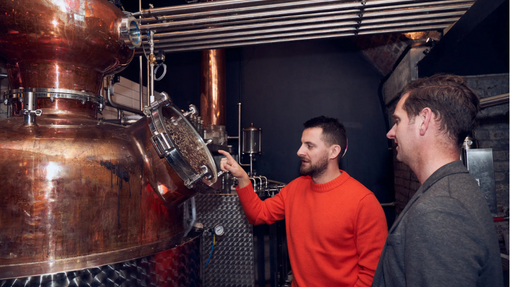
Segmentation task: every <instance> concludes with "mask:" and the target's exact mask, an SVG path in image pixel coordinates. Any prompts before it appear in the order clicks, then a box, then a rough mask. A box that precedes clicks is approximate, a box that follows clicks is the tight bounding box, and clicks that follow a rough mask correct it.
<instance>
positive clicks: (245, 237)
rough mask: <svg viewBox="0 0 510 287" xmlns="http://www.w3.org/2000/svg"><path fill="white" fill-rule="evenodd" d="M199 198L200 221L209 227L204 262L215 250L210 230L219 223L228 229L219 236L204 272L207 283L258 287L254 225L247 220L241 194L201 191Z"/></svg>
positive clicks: (207, 286) (204, 237)
mask: <svg viewBox="0 0 510 287" xmlns="http://www.w3.org/2000/svg"><path fill="white" fill-rule="evenodd" d="M195 200H196V208H197V222H201V223H203V225H204V229H205V231H204V233H203V234H202V247H201V249H202V263H203V264H205V263H206V262H207V260H208V258H209V255H210V252H211V246H212V233H211V231H210V229H211V228H212V227H214V226H215V225H216V224H221V225H223V227H224V228H225V235H223V236H221V237H215V239H216V240H215V241H216V244H215V245H214V248H213V253H212V256H211V259H210V260H209V263H208V264H207V267H206V268H204V269H203V273H202V274H203V286H204V287H214V286H218V287H229V286H232V287H233V286H254V284H255V267H254V260H255V259H254V252H253V225H251V224H250V223H249V222H248V220H247V219H246V216H245V214H244V211H243V210H242V207H241V203H240V201H239V197H238V196H237V194H234V195H230V194H228V195H217V194H199V195H197V196H196V197H195ZM203 267H204V266H202V268H203Z"/></svg>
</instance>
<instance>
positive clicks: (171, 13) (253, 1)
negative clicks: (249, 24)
mask: <svg viewBox="0 0 510 287" xmlns="http://www.w3.org/2000/svg"><path fill="white" fill-rule="evenodd" d="M213 2H215V3H212V2H206V3H198V4H190V5H177V6H170V7H163V8H152V9H146V10H142V11H141V12H136V13H134V14H133V16H139V15H142V17H143V18H144V19H145V20H143V21H154V20H156V19H155V18H156V17H157V18H160V17H159V16H162V17H166V19H168V20H177V19H187V18H188V19H189V18H190V17H193V18H195V17H210V16H214V15H221V14H225V13H231V14H234V13H242V12H247V11H248V12H249V11H257V10H270V9H274V10H283V9H286V8H288V7H302V6H310V5H315V6H320V5H327V4H328V3H339V4H338V5H340V6H339V8H348V7H357V8H360V7H375V6H379V5H383V6H388V5H395V4H400V3H410V4H407V5H408V6H411V7H412V6H413V5H443V4H447V3H463V2H464V3H465V2H474V1H473V0H443V1H431V0H426V1H421V2H418V3H416V0H374V1H368V2H365V3H363V2H362V1H350V2H346V1H345V0H313V1H311V0H305V1H288V0H287V1H275V0H230V1H213ZM179 13H180V14H179ZM156 21H157V20H156ZM143 23H144V22H142V24H143Z"/></svg>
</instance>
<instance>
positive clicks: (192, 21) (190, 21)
mask: <svg viewBox="0 0 510 287" xmlns="http://www.w3.org/2000/svg"><path fill="white" fill-rule="evenodd" d="M374 2H375V1H374ZM378 2H381V1H378ZM441 2H445V1H441ZM349 4H350V5H349V6H348V7H349V8H353V7H356V8H358V10H353V11H355V12H356V13H357V14H356V16H358V17H361V16H362V17H365V15H366V13H369V12H370V10H368V6H363V5H362V4H359V3H356V6H355V5H353V4H351V3H349ZM446 4H447V5H440V6H437V3H435V2H426V4H423V5H420V7H421V6H424V5H428V6H430V7H422V8H416V9H410V8H412V7H416V5H411V6H401V7H402V8H400V6H399V8H398V9H393V10H392V9H390V10H386V11H385V13H389V14H398V13H415V12H416V13H418V12H424V13H427V12H431V11H437V10H440V11H444V10H445V9H466V10H467V9H468V8H469V7H471V5H450V4H451V3H448V2H447V3H446ZM367 5H368V3H367ZM345 7H347V6H346V5H345V3H342V4H332V5H325V6H313V7H307V8H297V9H288V10H276V11H269V12H259V13H249V14H230V15H227V16H221V17H204V18H196V17H193V16H189V17H188V18H186V19H185V20H182V21H174V20H173V19H166V18H161V19H160V21H171V22H160V23H155V24H143V20H142V25H141V27H140V29H142V30H151V29H169V28H176V27H181V28H182V27H184V26H186V25H189V26H196V25H200V24H208V25H221V23H223V22H225V23H224V24H228V22H229V21H234V20H247V19H258V20H259V21H263V20H264V19H265V18H269V19H270V18H271V17H274V16H283V15H292V14H297V15H302V16H304V17H306V13H310V12H319V11H330V10H333V11H338V9H341V8H345ZM389 8H391V7H389ZM362 9H363V10H365V9H367V11H366V12H365V11H363V12H362V11H360V10H362ZM359 13H362V14H363V15H361V14H359Z"/></svg>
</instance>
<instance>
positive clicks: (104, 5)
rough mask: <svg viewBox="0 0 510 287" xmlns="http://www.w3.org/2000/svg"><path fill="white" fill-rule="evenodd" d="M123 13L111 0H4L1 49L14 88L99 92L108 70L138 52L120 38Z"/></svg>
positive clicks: (0, 21) (123, 64) (0, 7)
mask: <svg viewBox="0 0 510 287" xmlns="http://www.w3.org/2000/svg"><path fill="white" fill-rule="evenodd" d="M123 16H124V14H123V13H122V11H120V9H118V8H117V7H115V6H114V5H113V4H111V3H110V2H108V1H106V0H88V1H79V0H70V1H69V0H68V1H45V0H16V1H2V2H1V5H0V26H1V27H2V29H0V55H1V56H2V57H4V58H5V59H6V60H7V62H8V69H9V71H8V75H9V85H10V88H11V89H18V88H20V87H24V88H56V89H59V88H62V89H71V90H78V91H86V92H90V93H94V94H99V90H100V88H101V81H102V77H103V75H105V74H112V73H115V72H119V71H120V70H122V69H123V68H125V67H126V66H127V64H128V63H129V62H130V61H131V59H132V58H133V55H134V51H133V50H130V49H129V48H128V47H127V46H126V45H125V44H124V43H123V42H122V41H120V38H119V34H118V29H119V27H118V26H119V25H118V24H119V23H120V19H121V18H122V17H123Z"/></svg>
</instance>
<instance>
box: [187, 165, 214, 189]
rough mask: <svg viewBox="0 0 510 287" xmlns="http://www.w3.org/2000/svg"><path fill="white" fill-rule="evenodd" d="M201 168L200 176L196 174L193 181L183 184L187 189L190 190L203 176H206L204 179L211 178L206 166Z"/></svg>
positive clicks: (189, 180)
mask: <svg viewBox="0 0 510 287" xmlns="http://www.w3.org/2000/svg"><path fill="white" fill-rule="evenodd" d="M201 168H202V173H201V174H198V175H197V176H195V177H194V178H193V179H188V180H186V182H185V183H184V184H185V185H186V187H187V188H189V189H192V188H193V186H194V185H195V183H197V182H198V181H199V180H201V179H202V178H203V177H204V176H206V178H211V175H210V174H209V169H208V168H207V166H205V165H203V166H201Z"/></svg>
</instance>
